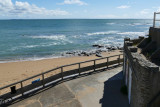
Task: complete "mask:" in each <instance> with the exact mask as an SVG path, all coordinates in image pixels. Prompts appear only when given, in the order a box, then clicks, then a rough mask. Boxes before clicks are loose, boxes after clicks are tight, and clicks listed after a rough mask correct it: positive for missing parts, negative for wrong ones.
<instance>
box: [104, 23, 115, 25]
mask: <svg viewBox="0 0 160 107" xmlns="http://www.w3.org/2000/svg"><path fill="white" fill-rule="evenodd" d="M106 24H107V25H114V24H116V23H106Z"/></svg>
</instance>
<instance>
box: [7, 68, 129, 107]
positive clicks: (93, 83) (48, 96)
mask: <svg viewBox="0 0 160 107" xmlns="http://www.w3.org/2000/svg"><path fill="white" fill-rule="evenodd" d="M121 71H122V67H118V68H115V69H111V70H108V71H104V72H100V73H96V74H92V75H89V76H85V77H81V78H77V79H73V80H70V81H67V82H63V83H61V84H58V85H56V86H54V87H52V88H49V89H47V90H45V91H42V92H41V93H39V94H36V95H34V96H32V97H28V98H26V99H24V100H22V101H20V102H17V103H15V104H12V105H10V106H9V107H129V104H128V100H127V96H124V95H123V94H121V93H120V88H121V86H122V72H121Z"/></svg>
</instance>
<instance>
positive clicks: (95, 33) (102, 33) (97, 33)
mask: <svg viewBox="0 0 160 107" xmlns="http://www.w3.org/2000/svg"><path fill="white" fill-rule="evenodd" d="M117 32H118V31H108V32H94V33H87V35H88V36H91V35H108V34H116V33H117Z"/></svg>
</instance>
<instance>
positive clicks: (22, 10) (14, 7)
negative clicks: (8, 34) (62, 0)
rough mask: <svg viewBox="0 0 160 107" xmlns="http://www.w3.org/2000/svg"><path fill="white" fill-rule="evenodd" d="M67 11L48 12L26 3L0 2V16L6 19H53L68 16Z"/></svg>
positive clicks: (9, 0)
mask: <svg viewBox="0 0 160 107" xmlns="http://www.w3.org/2000/svg"><path fill="white" fill-rule="evenodd" d="M68 14H69V13H68V12H67V11H63V10H60V9H56V10H48V9H46V8H43V7H38V6H36V5H34V4H29V3H28V2H19V1H15V3H13V2H12V1H11V0H0V16H3V17H4V16H7V17H30V18H31V17H32V16H33V17H37V18H40V17H41V18H43V17H46V16H47V17H54V16H61V15H68Z"/></svg>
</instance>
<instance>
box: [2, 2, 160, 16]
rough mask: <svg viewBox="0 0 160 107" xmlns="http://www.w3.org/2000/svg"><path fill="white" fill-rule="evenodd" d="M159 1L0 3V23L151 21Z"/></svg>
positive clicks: (158, 7)
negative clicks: (16, 20)
mask: <svg viewBox="0 0 160 107" xmlns="http://www.w3.org/2000/svg"><path fill="white" fill-rule="evenodd" d="M154 12H160V0H0V19H152V18H153V13H154Z"/></svg>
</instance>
